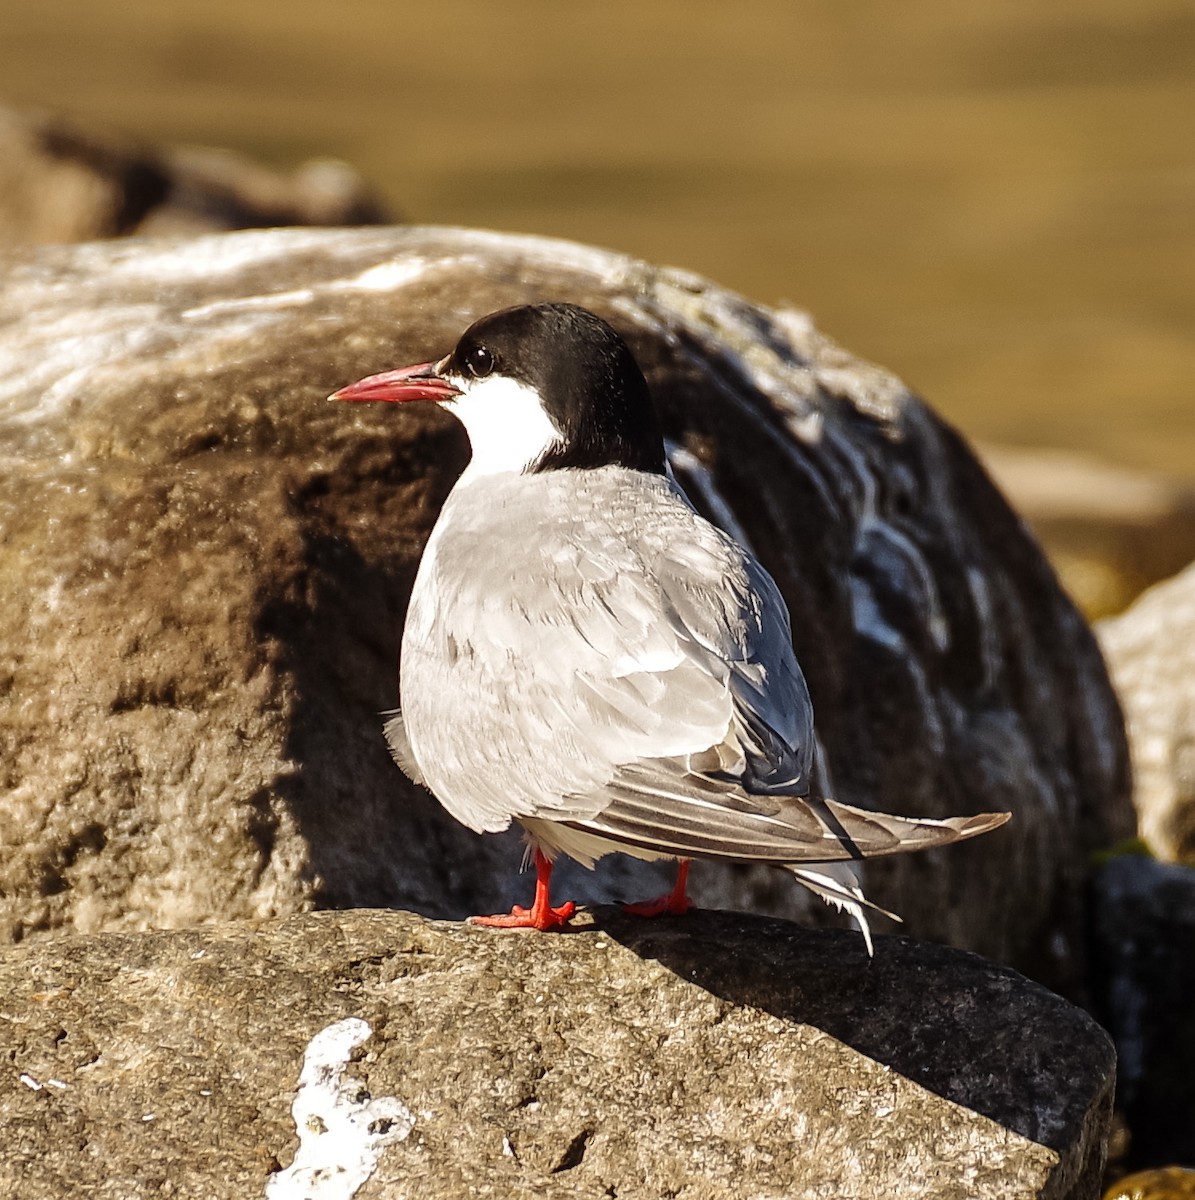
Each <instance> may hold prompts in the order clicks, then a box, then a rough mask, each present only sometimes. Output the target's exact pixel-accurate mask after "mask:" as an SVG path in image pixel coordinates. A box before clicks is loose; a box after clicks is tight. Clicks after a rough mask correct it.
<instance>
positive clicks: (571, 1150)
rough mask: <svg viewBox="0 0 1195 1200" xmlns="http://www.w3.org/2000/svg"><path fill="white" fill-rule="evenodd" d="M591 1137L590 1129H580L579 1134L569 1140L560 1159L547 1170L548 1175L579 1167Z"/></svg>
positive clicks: (591, 1131)
mask: <svg viewBox="0 0 1195 1200" xmlns="http://www.w3.org/2000/svg"><path fill="white" fill-rule="evenodd" d="M592 1137H593V1130H592V1129H582V1130H581V1132H580V1133H579V1134H577V1136H576V1137H575V1138H573V1140H572V1141H571V1142H569V1144H568V1146H567V1148H566V1149H565V1151H564V1153H563V1154H562V1155H561V1156H560V1161H559V1162H558V1163H557V1164H556V1165H555V1166H554V1167H553V1168H552V1169H551V1171H549V1172H548V1174H550V1175H559V1174H560V1172H561V1171H571V1170H573V1168H574V1167H579V1166H580V1165H581V1162H582V1160H583V1159H584V1158H585V1150H586V1147H588V1145H589V1140H590V1138H592Z"/></svg>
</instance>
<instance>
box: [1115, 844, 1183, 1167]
mask: <svg viewBox="0 0 1195 1200" xmlns="http://www.w3.org/2000/svg"><path fill="white" fill-rule="evenodd" d="M1093 890H1094V894H1095V903H1094V908H1093V920H1092V929H1093V946H1094V950H1093V955H1092V959H1093V961H1092V967H1093V972H1092V974H1093V981H1094V982H1093V988H1092V990H1093V992H1094V993H1095V1001H1096V1004H1095V1009H1096V1012H1097V1013H1098V1015H1099V1017H1100V1020H1101V1021H1102V1022H1103V1024H1104V1026H1105V1027H1106V1028H1107V1029H1108V1031H1109V1032H1110V1033H1111V1034H1112V1036H1113V1037H1114V1038H1115V1040H1116V1049H1117V1053H1118V1055H1119V1059H1120V1066H1119V1076H1120V1078H1119V1081H1118V1087H1117V1102H1118V1106H1119V1107H1121V1108H1122V1109H1123V1110H1124V1114H1125V1117H1126V1119H1127V1122H1128V1126H1129V1129H1130V1130H1131V1138H1132V1140H1131V1143H1130V1146H1129V1161H1130V1162H1131V1163H1133V1164H1136V1165H1140V1166H1161V1165H1165V1164H1167V1163H1175V1162H1180V1163H1195V1000H1193V999H1192V998H1193V997H1195V868H1192V867H1186V866H1180V865H1177V864H1174V863H1159V862H1154V861H1153V860H1152V859H1149V858H1145V857H1143V856H1137V855H1123V856H1120V857H1117V858H1114V859H1112V860H1111V861H1110V862H1109V863H1108V864H1107V865H1106V866H1105V867H1104V868H1103V869H1102V870H1101V871H1100V873H1099V874H1098V875H1097V877H1096V879H1095V885H1094V889H1093Z"/></svg>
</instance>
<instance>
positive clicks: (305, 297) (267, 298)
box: [181, 288, 315, 321]
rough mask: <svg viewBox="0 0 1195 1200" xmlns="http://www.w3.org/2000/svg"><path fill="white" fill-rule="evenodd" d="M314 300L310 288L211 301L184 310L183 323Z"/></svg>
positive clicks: (296, 306)
mask: <svg viewBox="0 0 1195 1200" xmlns="http://www.w3.org/2000/svg"><path fill="white" fill-rule="evenodd" d="M314 299H315V292H314V291H312V289H311V288H293V289H291V290H290V291H289V292H267V293H266V294H265V295H262V296H237V297H235V298H234V299H231V300H212V301H210V302H209V303H208V304H199V305H196V307H194V308H188V309H186V310H185V311H184V312H183V313H182V314H181V316H182V319H183V320H184V321H196V320H199V319H200V318H202V317H211V316H222V315H224V314H225V313H230V312H243V311H244V310H245V309H252V308H299V307H301V306H302V305H304V304H310V303H311V302H312V300H314Z"/></svg>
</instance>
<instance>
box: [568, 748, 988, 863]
mask: <svg viewBox="0 0 1195 1200" xmlns="http://www.w3.org/2000/svg"><path fill="white" fill-rule="evenodd" d="M610 792H611V800H610V803H609V804H608V805H607V806H606V807H605V808H604V809H603V810H602V811H601V812H600V813H599V814H597V815H596V816H594V817H591V818H589V819H588V820H585V821H577V822H571V824H574V825H575V826H576V827H578V828H581V829H584V830H586V831H587V832H590V833H595V834H598V835H600V836H602V837H606V838H609V839H610V840H611V841H616V842H620V843H622V844H623V845H626V846H631V847H634V848H636V849H639V850H649V851H654V852H656V853H658V854H661V855H675V856H677V857H681V858H683V857H688V856H699V857H702V858H717V859H725V860H729V861H737V860H746V861H751V862H773V863H784V864H794V863H802V862H809V863H816V862H822V863H826V862H842V861H846V860H850V859H861V858H877V857H880V856H881V855H885V854H899V853H902V852H904V851H910V850H925V849H929V848H931V847H933V846H945V845H949V844H950V843H951V842H958V841H962V840H964V839H966V838H971V837H975V836H977V835H978V834H981V833H987V832H988V831H989V830H991V829H995V828H997V827H998V826H1000V825H1003V824H1004V822H1005V821H1007V820H1008V817H1009V814H1008V813H981V814H979V815H977V816H972V817H948V818H946V819H943V820H932V819H929V818H911V817H898V816H892V815H890V814H888V813H877V812H869V811H867V810H865V809H860V808H854V807H852V806H851V805H849V804H840V803H839V802H837V801H835V800H822V799H805V798H802V797H797V796H758V795H750V794H747V793H745V792H743V790H742V789H741V788H740V787H737V786H736V785H735V784H734V783H733V782H729V781H723V780H718V779H709V778H703V777H702V776H699V775H694V774H692V773H691V772H687V771H685V769H684V766H683V764H682V763H678V762H675V761H673V762H654V763H637V764H634V765H631V766H627V767H623V768H621V769H620V770H619V772H618V774H617V776H616V778H615V779H614V780H613V781H612V783H611V784H610Z"/></svg>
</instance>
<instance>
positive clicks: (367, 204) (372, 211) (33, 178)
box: [0, 108, 394, 246]
mask: <svg viewBox="0 0 1195 1200" xmlns="http://www.w3.org/2000/svg"><path fill="white" fill-rule="evenodd" d="M393 219H394V214H393V213H391V212H388V211H387V210H386V208H385V206H384V205H383V204H382V203H381V202H380V201H379V200H378V199H377V198H376V197H375V196H373V195H372V194H371V193H370V191H369V189H368V188H367V187H366V186H365V184H364V183H363V182H362V180H361V178H360V177H359V176H358V175H357V174H356V172H354V171H353V170H352V168H351V167H349V166H348V165H347V164H345V163H341V162H337V161H334V160H332V159H313V160H312V161H310V162H307V163H303V164H302V165H301V166H299V167H298V168H297V169H296V170H295V171H293V172H291V173H289V174H287V173H284V172H281V171H276V170H271V169H270V168H268V167H264V166H261V165H259V164H258V163H255V162H253V161H252V160H250V159H248V158H245V157H244V156H243V155H239V154H234V153H232V152H231V151H228V150H215V149H208V148H205V147H199V146H176V147H160V148H159V147H149V146H145V145H142V144H140V143H138V142H136V141H134V140H133V139H131V138H128V137H125V136H123V135H121V134H119V133H116V132H114V131H112V130H108V129H103V128H97V127H93V126H89V125H87V124H85V123H81V122H79V121H76V120H72V119H67V118H64V117H60V116H53V115H50V114H47V113H36V112H20V111H16V110H12V109H5V108H0V246H13V245H22V244H25V243H29V242H80V241H87V240H90V239H91V238H102V237H116V236H119V235H122V234H140V235H146V234H148V235H158V236H161V235H164V234H191V233H209V232H212V231H215V230H221V229H257V228H262V227H264V226H275V225H377V224H380V223H382V222H383V221H391V220H393Z"/></svg>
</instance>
